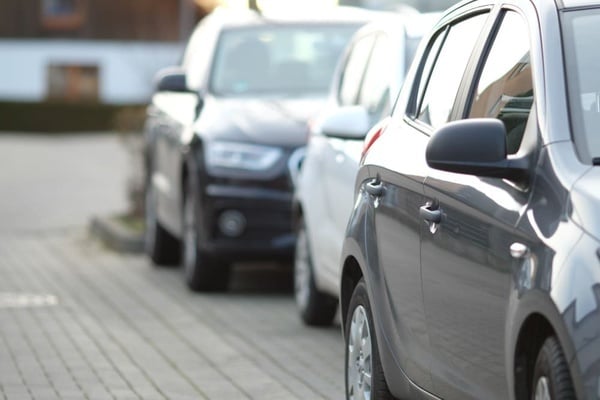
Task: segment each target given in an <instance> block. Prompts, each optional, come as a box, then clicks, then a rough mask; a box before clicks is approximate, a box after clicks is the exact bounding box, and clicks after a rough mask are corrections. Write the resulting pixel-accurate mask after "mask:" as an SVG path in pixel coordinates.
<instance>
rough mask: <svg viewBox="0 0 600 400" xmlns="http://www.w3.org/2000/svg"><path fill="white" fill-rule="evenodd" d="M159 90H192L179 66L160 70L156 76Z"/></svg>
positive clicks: (157, 89)
mask: <svg viewBox="0 0 600 400" xmlns="http://www.w3.org/2000/svg"><path fill="white" fill-rule="evenodd" d="M155 81H156V91H158V92H180V93H181V92H190V91H191V90H190V89H189V87H188V85H187V78H186V76H185V72H184V71H183V69H181V68H179V67H170V68H165V69H163V70H161V71H159V72H158V74H157V75H156V78H155Z"/></svg>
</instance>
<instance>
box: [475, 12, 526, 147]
mask: <svg viewBox="0 0 600 400" xmlns="http://www.w3.org/2000/svg"><path fill="white" fill-rule="evenodd" d="M528 37H529V34H528V31H527V24H526V22H525V20H524V19H523V18H521V16H520V15H519V14H517V13H516V12H513V11H507V12H506V14H505V15H504V17H503V19H502V22H501V25H500V28H499V30H498V33H497V34H496V37H495V39H494V42H493V44H492V46H491V48H490V51H489V53H488V55H487V59H486V60H485V64H484V67H483V69H482V72H481V76H480V78H479V82H478V84H477V87H476V91H475V93H474V96H473V103H472V106H471V110H470V113H469V117H470V118H486V117H488V118H498V119H500V120H501V121H502V122H503V123H504V126H505V127H506V133H507V137H506V144H507V149H508V153H509V154H514V153H516V152H517V151H518V150H519V146H520V144H521V140H522V138H523V133H524V132H525V126H526V125H527V118H528V117H529V112H530V110H531V106H532V104H533V80H532V77H531V65H530V61H529V53H530V52H529V40H528Z"/></svg>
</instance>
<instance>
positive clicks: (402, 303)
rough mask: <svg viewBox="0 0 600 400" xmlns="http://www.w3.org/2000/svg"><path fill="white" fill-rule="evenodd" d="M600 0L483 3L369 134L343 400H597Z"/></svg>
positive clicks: (355, 230)
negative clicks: (384, 120)
mask: <svg viewBox="0 0 600 400" xmlns="http://www.w3.org/2000/svg"><path fill="white" fill-rule="evenodd" d="M599 27H600V3H599V2H598V1H597V0H596V1H592V0H498V1H486V0H474V1H465V2H462V3H461V4H460V5H458V6H456V7H454V8H452V9H451V10H449V11H448V12H447V13H446V14H445V15H444V16H443V17H442V19H441V21H440V22H439V23H438V25H437V26H436V28H435V29H434V31H433V32H432V33H431V35H429V37H427V38H426V39H425V40H424V41H423V42H422V44H421V47H420V50H419V51H418V52H417V56H416V58H415V62H414V63H413V65H412V67H411V69H410V71H409V73H408V76H407V79H406V80H405V84H404V87H403V89H402V91H401V92H400V96H399V98H398V100H397V102H396V105H395V109H394V111H393V112H392V115H391V118H390V119H389V123H388V125H387V127H385V128H383V129H380V130H378V131H373V132H372V133H371V134H370V135H368V136H367V138H366V140H365V150H364V153H363V157H362V161H361V166H360V169H359V172H358V176H357V180H356V190H355V194H356V200H355V203H354V204H355V206H354V209H353V212H352V215H351V217H350V220H349V224H348V229H347V233H346V239H345V242H344V247H343V255H342V265H341V267H342V272H341V275H342V277H341V296H340V298H341V300H340V302H341V308H342V319H343V324H344V328H345V340H346V395H347V398H349V399H363V398H371V399H389V398H391V396H392V395H393V396H394V397H397V398H402V399H440V398H443V399H448V400H451V399H456V400H458V399H461V400H462V399H498V400H505V399H518V400H526V399H527V400H529V399H535V400H538V399H542V400H546V399H575V398H577V399H597V398H598V397H599V393H600V214H599V211H598V210H599V206H600V167H599V165H600V134H599V132H598V130H599V129H600V74H599V73H598V67H599V66H600V52H599V51H598V50H597V44H598V42H599V41H600V29H599Z"/></svg>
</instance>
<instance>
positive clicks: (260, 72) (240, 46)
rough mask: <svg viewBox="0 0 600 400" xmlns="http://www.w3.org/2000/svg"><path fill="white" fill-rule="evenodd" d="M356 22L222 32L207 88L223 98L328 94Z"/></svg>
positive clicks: (356, 26)
mask: <svg viewBox="0 0 600 400" xmlns="http://www.w3.org/2000/svg"><path fill="white" fill-rule="evenodd" d="M358 27H359V26H358V25H355V24H338V25H335V26H332V25H316V24H315V25H310V26H300V25H278V26H259V27H251V28H237V29H231V30H227V31H224V32H223V33H222V34H221V38H220V40H219V44H218V49H217V53H216V55H215V60H214V63H213V67H212V74H211V75H212V76H211V82H210V90H211V92H213V93H214V94H216V95H222V96H247V95H255V94H281V95H309V94H318V95H323V94H327V93H328V91H329V85H330V81H331V78H332V75H333V71H334V69H335V66H336V64H337V60H338V57H339V56H340V53H341V52H342V50H343V49H344V46H345V45H346V43H347V42H348V41H349V40H350V37H351V36H352V34H353V33H354V32H355V31H356V29H358Z"/></svg>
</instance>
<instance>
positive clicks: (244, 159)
mask: <svg viewBox="0 0 600 400" xmlns="http://www.w3.org/2000/svg"><path fill="white" fill-rule="evenodd" d="M282 155H283V151H282V150H281V149H280V148H278V147H270V146H260V145H254V144H246V143H235V142H206V144H205V160H206V164H207V166H208V167H212V168H215V167H216V168H235V169H245V170H250V171H264V170H267V169H269V168H271V167H273V166H274V165H275V164H276V163H277V161H279V159H280V158H281V157H282Z"/></svg>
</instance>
